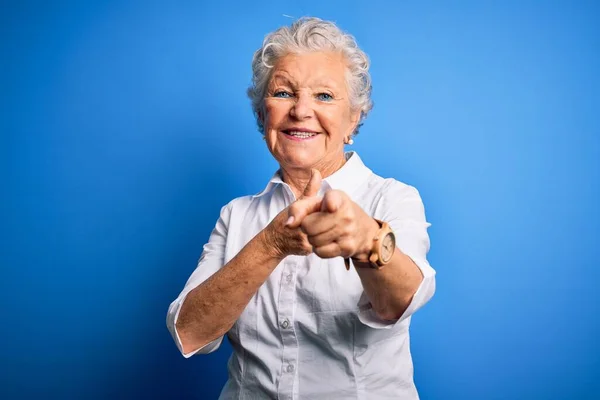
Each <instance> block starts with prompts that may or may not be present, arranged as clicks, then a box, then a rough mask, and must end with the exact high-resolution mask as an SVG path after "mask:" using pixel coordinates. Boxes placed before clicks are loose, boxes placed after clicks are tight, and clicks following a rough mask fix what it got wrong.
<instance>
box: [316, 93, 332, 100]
mask: <svg viewBox="0 0 600 400" xmlns="http://www.w3.org/2000/svg"><path fill="white" fill-rule="evenodd" d="M317 99H319V100H321V101H331V100H333V96H332V95H330V94H329V93H319V94H318V95H317Z"/></svg>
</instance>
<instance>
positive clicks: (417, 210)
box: [291, 185, 435, 326]
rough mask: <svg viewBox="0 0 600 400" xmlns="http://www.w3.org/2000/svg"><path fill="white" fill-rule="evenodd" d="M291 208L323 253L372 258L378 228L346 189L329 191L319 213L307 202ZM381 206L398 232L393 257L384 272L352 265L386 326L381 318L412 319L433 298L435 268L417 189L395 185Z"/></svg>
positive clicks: (316, 251)
mask: <svg viewBox="0 0 600 400" xmlns="http://www.w3.org/2000/svg"><path fill="white" fill-rule="evenodd" d="M291 210H292V212H293V213H294V214H295V215H297V219H298V220H300V221H302V222H301V223H300V225H301V227H302V229H303V230H304V231H305V232H306V233H307V235H308V240H309V242H310V243H311V244H312V245H313V249H314V252H315V253H316V254H317V255H318V256H319V257H322V258H332V257H338V256H341V257H344V258H349V257H352V258H353V259H358V260H367V259H368V254H369V252H370V250H371V247H372V245H373V237H375V233H376V232H377V230H378V229H379V226H378V224H377V223H376V222H375V221H374V220H373V218H372V217H371V216H369V215H368V214H367V213H365V212H364V211H363V210H362V208H361V207H360V206H359V205H358V204H356V203H354V202H353V201H352V200H351V199H350V198H349V197H348V196H347V195H346V194H345V193H344V192H341V191H337V190H332V191H329V192H327V193H326V194H325V196H324V198H323V201H322V204H321V209H320V211H318V212H314V213H310V210H307V209H306V208H305V207H304V204H303V202H297V203H296V204H294V205H292V207H291ZM377 210H378V214H381V216H380V217H378V218H379V219H381V220H383V221H386V222H388V223H389V224H390V226H391V227H392V230H393V231H394V233H395V235H396V245H397V248H396V249H395V252H394V255H393V257H392V260H391V261H390V263H388V264H387V265H385V266H384V267H383V268H382V269H380V270H375V269H371V268H369V266H368V264H367V263H363V262H357V261H353V263H354V264H355V267H357V268H356V270H357V272H358V274H359V276H360V279H361V282H362V284H363V288H364V291H365V295H366V300H368V301H367V303H370V307H371V308H372V310H373V312H374V313H375V316H376V321H374V322H375V324H376V325H378V326H381V323H380V322H381V321H390V320H398V319H405V318H407V317H409V316H410V315H411V314H412V313H414V312H415V311H416V310H417V309H418V308H420V307H421V306H422V305H424V304H425V303H426V302H427V301H429V299H430V298H431V297H432V296H433V292H434V291H435V271H434V270H433V269H432V268H431V266H429V264H428V262H427V259H426V255H427V252H428V250H429V237H428V235H427V227H428V226H429V224H428V223H427V222H426V221H425V213H424V209H423V203H422V201H421V199H420V197H419V195H418V192H417V191H416V189H414V188H411V187H409V186H402V185H392V187H390V188H387V189H386V192H385V193H384V195H383V196H382V199H381V201H380V203H379V204H378V205H377ZM363 267H365V268H363ZM361 303H362V301H361Z"/></svg>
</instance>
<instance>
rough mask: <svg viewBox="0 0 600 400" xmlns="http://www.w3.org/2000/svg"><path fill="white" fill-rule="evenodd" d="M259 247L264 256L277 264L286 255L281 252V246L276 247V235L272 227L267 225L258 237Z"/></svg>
mask: <svg viewBox="0 0 600 400" xmlns="http://www.w3.org/2000/svg"><path fill="white" fill-rule="evenodd" d="M257 238H258V240H259V243H260V246H261V248H262V251H263V253H264V254H266V255H267V257H269V258H270V259H272V260H275V261H277V262H280V261H282V260H283V259H284V258H285V257H286V254H284V252H283V251H282V250H281V248H280V247H281V246H279V245H278V240H277V235H276V234H275V233H274V232H273V229H272V225H268V226H267V227H266V228H265V229H263V230H262V231H261V232H260V233H259V234H258V235H257Z"/></svg>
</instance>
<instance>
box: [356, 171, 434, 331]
mask: <svg viewBox="0 0 600 400" xmlns="http://www.w3.org/2000/svg"><path fill="white" fill-rule="evenodd" d="M389 182H390V184H389V185H388V186H386V189H385V190H384V193H383V195H382V196H381V199H380V201H379V202H378V204H377V208H376V212H375V218H377V219H380V220H382V221H385V222H387V223H388V224H389V225H390V227H391V228H392V230H393V231H394V234H395V236H396V247H397V248H398V249H400V250H401V251H402V252H403V253H404V254H406V255H407V256H408V257H410V258H411V259H412V260H413V261H414V263H415V264H416V265H417V267H419V269H420V270H421V272H422V273H423V281H422V282H421V284H420V285H419V287H418V289H417V291H416V292H415V294H414V296H413V298H412V300H411V302H410V304H409V305H408V308H407V309H406V310H405V311H404V314H402V316H401V317H400V318H399V319H397V320H391V321H386V320H382V319H380V318H378V317H377V315H376V314H375V312H374V311H373V309H372V307H371V304H370V302H369V299H368V297H367V295H366V293H365V292H363V293H362V296H361V298H360V300H359V302H358V307H359V310H360V311H359V315H358V317H359V320H360V321H361V322H362V323H364V324H365V325H368V326H370V327H372V328H379V329H391V328H393V327H394V326H395V325H397V324H399V323H401V322H403V321H405V320H406V319H407V318H409V317H410V316H412V315H413V314H414V313H415V312H416V311H417V310H418V309H420V308H421V307H423V306H424V305H425V304H426V303H427V302H428V301H429V300H430V299H431V298H432V297H433V294H434V292H435V275H436V272H435V270H434V269H433V268H432V267H431V265H429V262H428V261H427V253H428V252H429V247H430V242H429V235H428V234H427V228H429V227H430V226H431V224H430V223H428V222H427V221H426V218H425V207H424V205H423V201H422V200H421V196H420V195H419V192H418V191H417V189H415V188H414V187H412V186H408V185H405V184H402V183H401V182H398V181H395V180H390V181H389Z"/></svg>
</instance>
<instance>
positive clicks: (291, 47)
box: [248, 17, 373, 135]
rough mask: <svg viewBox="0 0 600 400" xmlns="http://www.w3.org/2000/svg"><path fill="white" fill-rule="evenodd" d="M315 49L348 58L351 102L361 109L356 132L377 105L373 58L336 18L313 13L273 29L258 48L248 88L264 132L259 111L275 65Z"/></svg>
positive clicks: (259, 125)
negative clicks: (373, 97)
mask: <svg viewBox="0 0 600 400" xmlns="http://www.w3.org/2000/svg"><path fill="white" fill-rule="evenodd" d="M314 51H337V52H340V53H342V54H343V55H344V57H345V58H346V61H347V64H348V67H347V68H348V73H347V74H346V82H347V84H348V91H349V93H350V106H351V107H352V109H353V110H360V119H359V123H358V125H357V127H356V129H355V130H354V132H353V135H356V134H358V129H359V128H360V126H361V125H362V124H363V121H364V119H365V118H366V117H367V114H368V113H369V111H371V108H373V101H372V100H371V75H370V74H369V58H368V57H367V55H366V54H365V53H364V52H363V51H362V50H361V49H360V48H359V47H358V44H357V43H356V40H355V39H354V37H353V36H352V35H349V34H347V33H345V32H343V31H342V30H341V29H340V28H338V27H337V26H336V25H335V24H334V23H333V22H330V21H324V20H321V19H319V18H313V17H304V18H300V19H298V20H296V21H295V22H294V23H292V25H291V26H283V27H281V28H279V29H277V30H276V31H274V32H271V33H270V34H268V35H267V36H266V37H265V40H264V41H263V44H262V47H261V48H260V49H258V50H256V51H255V52H254V57H253V59H252V85H251V86H250V87H249V88H248V97H250V100H251V101H252V110H253V111H254V115H255V116H256V120H257V123H258V129H259V131H260V132H261V133H264V126H263V124H262V122H261V120H260V118H258V113H259V111H261V110H262V109H263V102H264V98H265V94H266V90H267V86H268V84H269V79H270V78H271V72H272V69H273V66H274V65H275V63H276V62H277V60H278V59H279V58H280V57H282V56H285V55H286V54H289V53H296V54H297V53H303V52H314Z"/></svg>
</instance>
